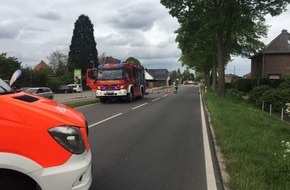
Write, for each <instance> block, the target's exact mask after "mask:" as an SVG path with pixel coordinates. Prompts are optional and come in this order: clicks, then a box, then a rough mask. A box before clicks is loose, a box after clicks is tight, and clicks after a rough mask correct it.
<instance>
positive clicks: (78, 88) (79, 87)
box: [67, 84, 83, 92]
mask: <svg viewBox="0 0 290 190" xmlns="http://www.w3.org/2000/svg"><path fill="white" fill-rule="evenodd" d="M67 86H68V87H70V88H72V89H73V92H82V91H83V87H82V85H81V84H68V85H67Z"/></svg>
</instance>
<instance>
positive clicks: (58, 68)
mask: <svg viewBox="0 0 290 190" xmlns="http://www.w3.org/2000/svg"><path fill="white" fill-rule="evenodd" d="M47 59H48V60H49V66H50V67H51V69H52V70H53V72H54V74H55V75H56V76H62V75H64V73H65V72H66V71H67V59H68V58H67V55H65V54H63V53H62V52H60V51H58V50H56V51H54V52H52V53H51V54H50V55H49V56H48V57H47Z"/></svg>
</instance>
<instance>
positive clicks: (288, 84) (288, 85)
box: [278, 81, 290, 89]
mask: <svg viewBox="0 0 290 190" xmlns="http://www.w3.org/2000/svg"><path fill="white" fill-rule="evenodd" d="M278 88H281V89H286V88H290V81H285V82H283V83H281V84H280V85H279V86H278Z"/></svg>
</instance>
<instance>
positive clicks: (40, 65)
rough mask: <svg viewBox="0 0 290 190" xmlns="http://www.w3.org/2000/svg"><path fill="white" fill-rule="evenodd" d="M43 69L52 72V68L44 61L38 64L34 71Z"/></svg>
mask: <svg viewBox="0 0 290 190" xmlns="http://www.w3.org/2000/svg"><path fill="white" fill-rule="evenodd" d="M43 69H49V70H51V68H50V67H49V66H48V65H47V64H46V63H45V62H44V61H42V60H41V61H40V63H38V64H37V65H36V66H35V67H34V68H33V71H40V70H43Z"/></svg>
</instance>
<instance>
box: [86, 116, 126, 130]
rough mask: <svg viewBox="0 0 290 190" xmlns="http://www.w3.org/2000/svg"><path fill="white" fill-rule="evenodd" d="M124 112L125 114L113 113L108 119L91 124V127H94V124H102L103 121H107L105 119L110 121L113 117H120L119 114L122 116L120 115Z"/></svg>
mask: <svg viewBox="0 0 290 190" xmlns="http://www.w3.org/2000/svg"><path fill="white" fill-rule="evenodd" d="M122 114H123V113H118V114H116V115H113V116H111V117H108V118H107V119H104V120H102V121H99V122H97V123H93V124H91V125H89V128H91V127H93V126H96V125H99V124H101V123H103V122H105V121H108V120H110V119H113V118H115V117H118V116H120V115H122Z"/></svg>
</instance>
